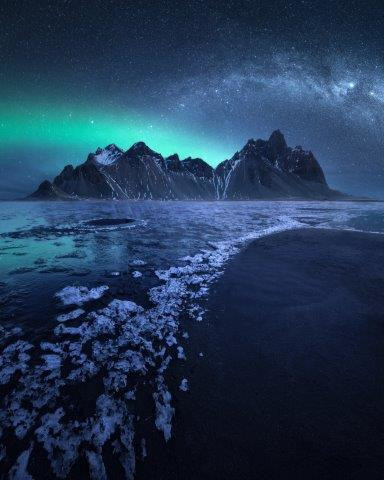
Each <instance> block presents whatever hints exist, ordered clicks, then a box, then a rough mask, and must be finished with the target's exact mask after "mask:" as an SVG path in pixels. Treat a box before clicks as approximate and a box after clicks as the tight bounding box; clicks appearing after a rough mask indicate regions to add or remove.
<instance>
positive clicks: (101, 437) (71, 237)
mask: <svg viewBox="0 0 384 480" xmlns="http://www.w3.org/2000/svg"><path fill="white" fill-rule="evenodd" d="M296 228H332V229H343V230H358V231H365V232H375V233H377V234H383V233H384V203H381V202H352V201H351V202H327V201H322V202H306V201H295V202H294V201H292V202H291V201H249V202H245V201H244V202H240V201H239V202H226V201H222V202H219V201H215V202H193V201H189V202H182V201H177V202H170V201H169V202H168V201H105V202H104V201H81V202H72V201H71V202H2V203H0V476H1V474H4V475H9V477H10V478H14V479H30V478H47V479H50V478H88V477H89V478H92V479H104V478H127V479H132V478H134V475H135V469H136V466H137V463H138V462H140V461H145V457H146V456H147V455H150V451H148V448H147V443H146V435H149V434H151V432H152V431H154V432H157V433H158V435H160V436H161V438H162V439H163V441H164V442H167V441H169V440H170V439H171V438H172V422H173V420H174V417H175V414H176V409H177V406H176V405H175V404H174V402H173V397H174V389H175V388H177V389H178V390H180V391H187V390H188V388H189V386H188V376H187V374H186V373H185V375H184V374H181V375H180V378H176V379H175V376H174V374H172V379H170V378H169V376H170V374H169V372H170V369H171V368H172V365H174V364H175V363H178V364H180V368H179V369H178V372H180V371H181V372H182V371H183V370H182V369H183V366H184V365H185V366H187V365H188V358H187V356H186V354H185V345H186V343H187V342H188V338H189V336H188V328H189V326H190V325H191V322H193V323H194V322H204V313H205V302H206V299H207V297H208V296H209V291H210V288H211V287H212V285H213V284H214V282H215V281H216V279H217V278H218V277H219V276H220V275H221V274H222V272H223V270H224V269H225V265H226V264H227V262H229V261H231V258H233V257H234V256H235V255H236V254H237V253H238V252H239V251H240V250H241V249H242V248H244V247H245V246H246V245H247V244H248V243H249V242H251V241H253V240H255V239H257V238H260V237H262V236H265V235H270V234H273V233H276V232H280V231H284V230H289V229H296ZM186 372H187V369H186ZM42 469H43V471H44V474H42V473H41V472H42ZM39 472H40V473H39Z"/></svg>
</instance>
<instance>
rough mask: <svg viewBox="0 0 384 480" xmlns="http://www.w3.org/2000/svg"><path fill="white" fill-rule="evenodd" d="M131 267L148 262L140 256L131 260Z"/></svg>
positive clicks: (140, 265)
mask: <svg viewBox="0 0 384 480" xmlns="http://www.w3.org/2000/svg"><path fill="white" fill-rule="evenodd" d="M129 264H130V265H131V267H142V266H144V265H146V264H147V262H144V260H140V259H139V258H136V259H135V260H132V261H131V262H129Z"/></svg>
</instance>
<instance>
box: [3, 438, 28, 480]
mask: <svg viewBox="0 0 384 480" xmlns="http://www.w3.org/2000/svg"><path fill="white" fill-rule="evenodd" d="M32 449H33V443H32V444H31V446H30V447H29V449H28V450H24V452H23V453H21V454H20V455H19V456H18V457H17V460H16V463H15V464H14V465H13V467H12V468H11V470H10V471H9V480H33V478H32V476H31V475H30V474H29V473H28V470H27V468H28V462H29V457H30V455H31V451H32Z"/></svg>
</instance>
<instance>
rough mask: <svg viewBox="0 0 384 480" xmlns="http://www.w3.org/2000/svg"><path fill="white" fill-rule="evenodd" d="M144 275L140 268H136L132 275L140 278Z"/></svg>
mask: <svg viewBox="0 0 384 480" xmlns="http://www.w3.org/2000/svg"><path fill="white" fill-rule="evenodd" d="M142 276H143V274H142V273H141V272H139V271H138V270H135V271H134V272H132V277H133V278H140V277H142Z"/></svg>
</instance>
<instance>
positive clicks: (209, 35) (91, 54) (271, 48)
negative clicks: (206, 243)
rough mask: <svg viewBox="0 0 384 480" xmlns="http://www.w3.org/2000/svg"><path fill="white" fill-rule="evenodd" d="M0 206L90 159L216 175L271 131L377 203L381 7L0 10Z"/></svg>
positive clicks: (197, 4) (79, 4) (212, 4)
mask: <svg viewBox="0 0 384 480" xmlns="http://www.w3.org/2000/svg"><path fill="white" fill-rule="evenodd" d="M0 27H1V28H0V60H1V61H0V92H1V94H0V198H15V197H19V196H20V195H23V194H25V193H29V192H30V191H32V190H34V188H35V187H36V185H37V184H38V183H39V182H40V181H41V180H43V179H44V178H49V179H51V178H52V177H53V176H54V175H55V174H56V173H58V171H59V170H60V169H61V168H62V167H63V166H64V165H66V164H68V163H72V164H79V163H81V162H82V161H84V160H85V158H86V156H87V154H88V152H90V151H94V150H96V148H97V147H98V146H102V147H103V146H106V145H108V144H110V143H116V144H117V145H119V146H120V147H121V148H124V149H125V148H128V147H129V146H130V145H131V144H132V143H134V142H136V141H139V140H143V141H145V142H146V143H147V144H148V145H149V146H150V147H151V148H153V149H154V150H157V151H159V152H160V153H162V154H163V155H169V154H171V153H174V152H178V153H179V154H180V155H181V156H182V157H186V156H190V155H191V156H199V157H201V158H203V159H205V160H206V161H208V162H209V163H210V164H211V165H213V166H215V165H217V163H219V162H220V161H222V160H224V159H225V158H229V157H231V156H232V154H233V153H234V152H235V151H236V150H238V149H240V148H241V147H242V146H243V145H244V144H245V143H246V141H247V140H248V139H249V138H252V137H253V138H266V137H268V136H269V134H270V133H271V132H272V130H274V129H277V128H279V129H280V130H281V131H282V132H283V133H284V134H285V136H286V139H287V142H288V144H290V145H292V146H295V145H302V146H303V148H305V149H311V150H312V151H313V152H314V153H315V155H316V157H317V158H318V160H319V162H320V163H321V165H322V166H323V168H324V171H325V174H326V177H327V179H328V182H329V184H330V185H331V186H332V187H334V188H337V189H340V190H343V191H346V192H349V193H352V194H357V195H371V196H375V197H378V198H383V197H384V157H383V151H384V128H383V127H384V3H383V2H382V0H377V1H371V0H366V1H358V0H348V1H345V0H337V1H336V0H332V1H329V0H322V1H320V0H299V1H288V0H285V1H283V0H237V1H233V0H229V1H225V0H221V1H211V0H204V1H203V0H183V1H165V0H164V1H162V0H156V1H155V0H154V1H152V0H148V1H142V0H136V1H131V0H113V1H111V0H102V1H100V0H93V1H92V2H90V1H83V0H76V1H75V0H61V1H50V0H46V1H37V0H28V1H26V0H18V1H15V0H12V1H11V0H3V1H2V2H1V3H0Z"/></svg>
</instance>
